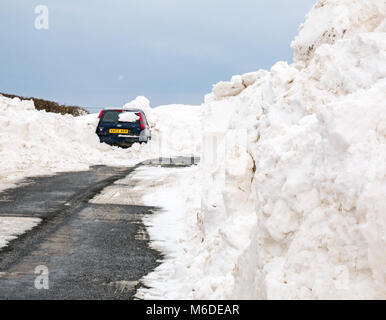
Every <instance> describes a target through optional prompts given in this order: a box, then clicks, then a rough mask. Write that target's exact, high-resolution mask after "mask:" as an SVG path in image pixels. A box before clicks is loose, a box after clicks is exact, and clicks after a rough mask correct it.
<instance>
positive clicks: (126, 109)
mask: <svg viewBox="0 0 386 320" xmlns="http://www.w3.org/2000/svg"><path fill="white" fill-rule="evenodd" d="M114 110H122V111H133V112H138V111H143V110H141V109H134V108H104V109H103V111H114Z"/></svg>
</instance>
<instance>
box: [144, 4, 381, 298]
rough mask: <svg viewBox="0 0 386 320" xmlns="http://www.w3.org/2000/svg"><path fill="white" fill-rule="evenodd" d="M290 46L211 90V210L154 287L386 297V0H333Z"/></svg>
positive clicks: (197, 219) (205, 182)
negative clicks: (281, 56)
mask: <svg viewBox="0 0 386 320" xmlns="http://www.w3.org/2000/svg"><path fill="white" fill-rule="evenodd" d="M292 48H293V50H294V63H293V64H291V65H288V64H287V63H286V62H278V63H277V64H276V65H274V66H273V67H272V69H271V70H270V71H269V72H268V71H263V70H260V71H258V72H254V73H249V74H247V75H243V76H235V77H233V78H232V80H231V81H230V82H221V83H219V84H217V85H215V86H214V88H213V91H212V93H211V94H209V95H208V96H207V97H206V101H205V104H204V105H203V117H204V118H205V119H206V123H208V124H210V125H209V126H205V128H204V139H203V141H204V145H203V147H202V150H203V153H202V163H201V170H200V171H197V170H193V171H192V173H191V174H192V175H193V176H194V177H195V178H193V177H191V178H190V181H191V183H196V184H197V185H198V183H202V202H201V203H202V204H201V210H199V212H197V210H194V208H195V207H194V206H193V205H192V206H189V205H187V206H188V207H187V208H185V214H186V215H187V218H186V219H185V222H181V223H185V224H186V226H187V227H186V228H185V229H186V230H187V232H186V233H185V234H184V235H177V236H176V238H175V239H174V242H176V243H179V244H180V245H179V246H178V247H177V246H176V247H175V248H174V249H173V250H174V251H173V250H172V251H170V249H169V251H168V250H166V253H167V255H168V260H167V261H166V263H165V264H163V265H162V266H161V267H160V268H159V269H158V270H157V271H156V272H154V273H153V274H151V275H149V276H148V277H146V278H145V281H148V283H147V284H148V285H149V286H152V287H153V288H152V289H149V290H142V291H141V292H140V294H141V296H142V297H145V298H158V297H162V298H172V299H176V298H177V299H178V298H192V299H243V298H248V299H251V298H256V299H325V298H327V299H342V298H344V299H351V298H352V299H357V298H360V299H362V298H363V299H382V298H383V299H384V298H386V252H385V248H386V215H385V212H386V200H385V195H386V105H385V101H386V3H385V1H383V0H369V1H362V0H355V1H352V0H321V1H319V2H318V3H317V4H316V5H315V6H314V8H313V9H312V10H311V12H310V13H309V14H308V16H307V20H306V22H305V23H304V25H302V26H301V27H300V30H299V35H298V36H297V37H296V39H295V40H294V42H293V43H292ZM194 181H196V182H194ZM180 183H181V182H176V185H179V184H180ZM176 189H178V188H175V187H173V188H171V190H176ZM180 196H181V197H185V199H186V201H187V202H186V203H187V204H189V203H195V201H191V200H189V199H188V196H187V195H185V194H184V193H181V194H180ZM145 200H146V199H145ZM148 201H149V200H148ZM165 206H166V207H167V204H165ZM169 211H170V212H172V211H173V208H170V210H169ZM164 214H168V213H167V212H166V213H164ZM157 219H158V220H155V221H159V218H157ZM193 221H194V222H193ZM149 230H150V233H151V236H152V237H153V238H154V239H156V240H157V241H156V243H162V240H165V239H163V238H162V232H158V233H157V225H155V224H153V225H152V227H151V228H150V229H149ZM169 237H170V236H168V239H166V240H165V241H169V242H170V239H169Z"/></svg>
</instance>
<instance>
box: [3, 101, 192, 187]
mask: <svg viewBox="0 0 386 320" xmlns="http://www.w3.org/2000/svg"><path fill="white" fill-rule="evenodd" d="M126 106H129V107H140V108H141V109H143V110H144V112H145V113H146V115H147V118H148V119H149V121H150V122H151V124H152V129H151V130H152V138H153V140H152V141H151V142H150V143H148V144H147V145H139V144H135V145H133V147H132V148H130V149H126V150H123V149H120V148H117V147H111V146H108V145H106V144H101V143H99V139H98V136H97V135H96V134H95V130H96V126H97V123H98V117H97V116H98V115H97V114H91V115H86V116H80V117H73V116H71V115H60V114H54V113H48V112H45V111H37V110H36V109H35V107H34V104H33V102H32V101H26V100H20V99H18V98H14V99H9V98H5V97H3V96H1V95H0V127H1V131H0V165H1V172H0V189H4V188H6V187H10V186H12V185H13V184H14V183H15V182H17V181H18V180H19V179H20V178H23V177H26V176H32V175H42V174H50V173H53V172H60V171H78V170H87V169H88V168H89V166H90V165H101V164H104V165H112V166H128V165H133V164H135V163H138V162H140V161H143V160H147V159H149V158H151V159H153V158H158V157H159V156H178V155H198V154H199V152H200V140H198V141H197V139H196V138H195V137H196V136H197V134H199V132H197V127H199V126H200V120H199V117H200V108H199V107H197V106H180V105H175V106H162V107H159V108H154V109H152V108H150V102H149V100H147V99H146V98H145V97H138V98H137V99H135V100H134V101H132V102H130V103H129V104H127V105H126ZM185 115H186V117H189V118H186V119H185V118H183V117H184V116H185ZM172 121H174V123H175V124H177V125H176V126H174V125H173V124H174V123H173V122H172ZM182 123H183V124H182ZM182 128H183V130H182ZM176 136H178V137H181V139H173V138H174V137H176ZM172 139H173V140H176V141H169V140H172Z"/></svg>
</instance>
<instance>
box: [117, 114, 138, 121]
mask: <svg viewBox="0 0 386 320" xmlns="http://www.w3.org/2000/svg"><path fill="white" fill-rule="evenodd" d="M138 120H139V116H137V115H136V114H135V113H134V112H121V113H120V114H119V121H122V122H137V121H138Z"/></svg>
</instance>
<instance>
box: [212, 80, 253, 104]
mask: <svg viewBox="0 0 386 320" xmlns="http://www.w3.org/2000/svg"><path fill="white" fill-rule="evenodd" d="M245 88H246V87H245V85H244V83H243V79H242V77H241V76H234V77H233V78H232V80H231V81H221V82H219V83H217V84H216V85H214V86H213V90H212V92H213V94H214V96H215V97H216V99H218V100H220V99H223V98H225V97H230V96H237V95H238V94H239V93H240V92H242V91H243V90H244V89H245Z"/></svg>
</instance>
